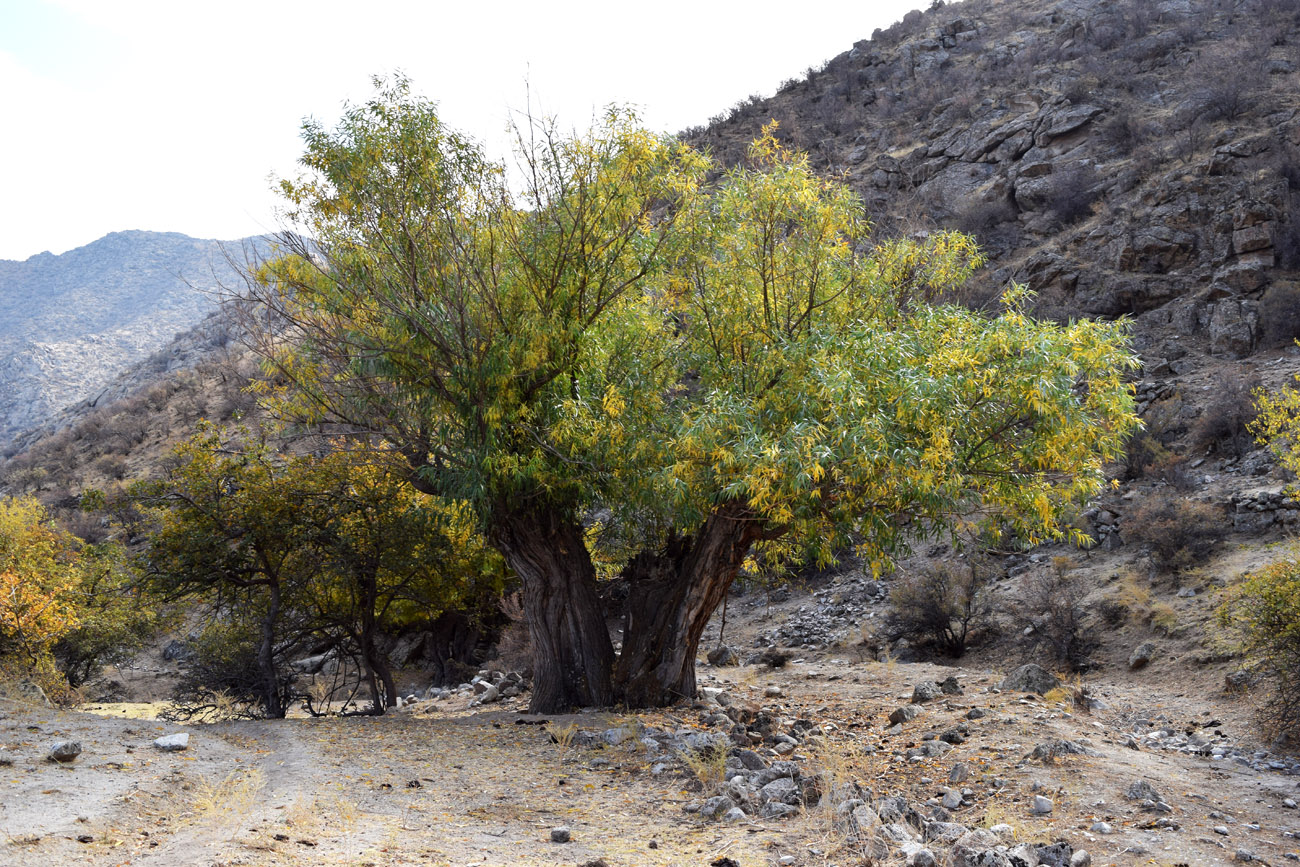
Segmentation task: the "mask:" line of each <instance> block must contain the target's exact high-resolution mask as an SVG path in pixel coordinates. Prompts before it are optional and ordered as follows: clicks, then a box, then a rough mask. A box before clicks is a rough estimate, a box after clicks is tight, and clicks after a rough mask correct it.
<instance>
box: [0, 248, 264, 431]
mask: <svg viewBox="0 0 1300 867" xmlns="http://www.w3.org/2000/svg"><path fill="white" fill-rule="evenodd" d="M226 250H229V251H231V252H232V253H233V254H234V255H236V256H241V255H242V242H239V241H235V242H221V241H211V240H201V239H196V238H189V237H186V236H185V235H181V234H177V233H175V232H168V233H160V232H137V231H132V232H114V233H112V234H110V235H106V236H105V237H103V238H101V239H99V240H98V241H95V242H93V243H91V244H87V245H86V246H84V247H78V248H77V249H75V250H70V251H68V252H67V253H63V254H62V255H58V256H55V255H52V254H50V253H41V254H39V255H36V256H33V257H31V258H30V259H27V260H26V261H23V262H15V261H0V447H3V446H4V445H5V444H7V443H9V442H10V441H11V440H12V439H13V438H14V437H15V436H16V435H17V434H19V433H21V432H22V431H24V430H29V429H31V428H34V427H38V426H40V425H42V424H44V423H46V422H47V421H49V420H51V419H52V417H53V416H54V414H55V413H57V412H58V411H59V410H61V409H63V408H64V407H67V406H69V405H70V404H74V403H76V402H78V401H83V400H87V399H94V398H95V397H96V396H97V395H99V394H100V393H101V392H102V391H103V389H104V387H105V386H106V385H107V384H108V383H109V382H110V381H111V380H112V379H113V378H114V377H115V376H117V375H118V374H119V373H120V372H121V371H122V370H124V369H125V368H127V367H128V366H130V365H132V364H134V363H136V362H139V361H141V360H143V359H145V358H146V357H148V356H149V355H150V354H152V353H154V352H156V351H158V350H159V349H161V348H162V347H163V346H164V345H166V344H167V343H168V342H169V341H171V340H172V339H173V338H174V337H175V336H176V335H177V334H178V332H183V331H186V330H188V329H189V328H190V327H192V326H193V325H195V324H196V323H197V322H198V321H199V320H200V319H202V318H203V317H204V316H205V315H206V314H208V313H210V312H211V311H212V310H213V309H214V307H215V304H216V302H215V293H216V292H217V291H218V290H219V288H220V287H221V286H222V285H233V284H234V282H235V280H236V273H235V270H234V269H233V268H232V267H231V265H230V264H229V263H228V262H227V260H226V256H225V251H226Z"/></svg>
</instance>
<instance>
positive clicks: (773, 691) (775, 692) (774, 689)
mask: <svg viewBox="0 0 1300 867" xmlns="http://www.w3.org/2000/svg"><path fill="white" fill-rule="evenodd" d="M763 695H764V696H766V697H767V698H780V697H781V695H782V693H781V687H779V686H769V687H767V688H766V689H764V690H763Z"/></svg>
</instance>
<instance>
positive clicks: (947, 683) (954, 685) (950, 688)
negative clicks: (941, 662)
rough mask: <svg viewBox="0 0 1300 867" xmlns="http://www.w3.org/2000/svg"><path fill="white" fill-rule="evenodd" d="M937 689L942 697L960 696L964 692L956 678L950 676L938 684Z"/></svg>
mask: <svg viewBox="0 0 1300 867" xmlns="http://www.w3.org/2000/svg"><path fill="white" fill-rule="evenodd" d="M939 689H940V690H941V691H942V692H943V694H944V695H962V694H963V692H964V690H963V689H962V688H961V684H960V683H958V682H957V676H956V675H952V674H950V675H948V677H946V678H945V679H944V680H942V681H941V682H940V683H939Z"/></svg>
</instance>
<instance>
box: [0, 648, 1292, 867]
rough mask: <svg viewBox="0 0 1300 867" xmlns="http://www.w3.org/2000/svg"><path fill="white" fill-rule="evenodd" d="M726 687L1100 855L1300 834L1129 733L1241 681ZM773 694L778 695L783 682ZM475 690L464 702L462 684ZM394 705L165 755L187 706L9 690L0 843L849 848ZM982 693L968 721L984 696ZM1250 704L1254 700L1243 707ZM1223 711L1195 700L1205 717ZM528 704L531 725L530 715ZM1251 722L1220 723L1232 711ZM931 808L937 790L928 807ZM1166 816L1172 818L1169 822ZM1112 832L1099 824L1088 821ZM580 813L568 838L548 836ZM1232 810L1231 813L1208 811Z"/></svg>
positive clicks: (653, 858)
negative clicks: (1133, 744) (71, 759)
mask: <svg viewBox="0 0 1300 867" xmlns="http://www.w3.org/2000/svg"><path fill="white" fill-rule="evenodd" d="M701 674H702V681H703V683H704V684H705V685H718V686H722V687H725V688H726V689H727V690H729V691H731V692H733V693H736V694H738V695H740V696H742V697H745V698H748V699H749V700H753V701H758V702H763V703H764V704H765V706H768V707H770V708H771V709H772V710H773V712H775V713H776V714H778V715H779V716H780V717H782V718H783V719H786V720H790V721H793V720H795V719H810V720H814V721H816V723H817V724H818V725H819V726H820V727H821V728H822V730H823V731H824V736H823V737H822V738H821V744H820V746H818V747H816V748H815V749H814V748H813V747H812V743H813V741H812V740H809V741H808V744H807V746H808V748H807V749H805V748H803V747H801V748H800V750H799V751H798V752H796V753H795V758H796V759H799V758H800V757H803V761H805V762H806V763H807V764H809V765H813V764H817V765H819V766H821V767H825V768H827V769H828V772H829V773H831V774H832V775H833V776H834V777H835V778H836V779H837V780H853V781H855V782H857V783H859V784H860V785H862V786H863V787H864V788H868V789H871V790H872V791H874V792H876V793H877V794H882V793H902V794H904V795H906V796H907V797H908V799H909V800H910V801H911V802H913V803H916V804H918V805H925V804H926V803H936V800H935V799H937V797H938V796H939V795H940V794H941V792H942V790H943V787H944V785H945V783H946V779H947V775H948V772H949V769H950V768H951V766H952V765H953V764H954V763H955V762H958V761H961V762H965V763H967V764H968V765H969V766H970V767H971V768H972V771H973V773H972V776H971V781H970V783H969V784H968V785H969V786H970V788H971V789H972V790H973V793H974V795H973V805H971V806H964V807H962V808H961V809H960V810H958V811H955V812H954V814H953V817H952V818H953V821H956V822H960V823H962V824H964V825H966V826H968V827H977V826H986V827H987V826H989V825H991V824H997V823H1008V824H1011V825H1012V826H1013V827H1014V833H1015V837H1016V839H1018V840H1025V841H1040V842H1043V841H1046V842H1050V841H1055V840H1061V839H1064V840H1068V841H1070V842H1071V843H1072V845H1074V846H1075V848H1086V849H1088V850H1089V852H1090V853H1091V854H1092V855H1093V863H1094V864H1098V865H1102V864H1115V865H1127V864H1165V865H1173V864H1188V865H1214V864H1223V863H1227V862H1229V861H1231V859H1232V858H1233V857H1234V855H1235V853H1236V852H1237V850H1238V849H1245V850H1248V851H1250V852H1253V853H1254V854H1256V855H1257V856H1258V857H1260V858H1261V859H1263V860H1265V861H1266V862H1267V863H1271V864H1280V863H1283V856H1284V854H1285V853H1287V852H1294V851H1296V850H1298V849H1300V840H1297V838H1296V836H1295V835H1300V815H1297V811H1296V810H1294V809H1284V808H1283V807H1282V802H1283V801H1284V800H1285V799H1286V798H1295V797H1297V795H1300V789H1298V788H1297V778H1296V777H1294V776H1287V775H1285V774H1279V773H1268V772H1264V773H1261V772H1258V771H1253V770H1251V769H1249V768H1246V767H1243V766H1242V765H1240V764H1238V763H1235V762H1231V761H1220V762H1211V761H1210V760H1208V759H1207V758H1203V757H1199V756H1190V755H1185V754H1180V753H1175V752H1166V751H1157V750H1151V749H1141V750H1133V749H1130V748H1128V747H1127V746H1126V745H1125V744H1124V737H1123V732H1124V731H1125V729H1126V728H1131V727H1132V724H1133V720H1135V719H1138V718H1143V717H1146V718H1151V719H1156V718H1159V716H1160V715H1162V714H1163V715H1164V717H1165V719H1166V721H1167V722H1165V723H1161V724H1162V725H1170V726H1183V725H1185V724H1187V719H1185V718H1190V717H1191V716H1192V715H1195V714H1202V715H1204V714H1213V715H1221V716H1222V718H1223V719H1224V720H1225V721H1230V720H1232V719H1233V716H1231V715H1228V714H1226V713H1225V714H1221V713H1220V712H1221V711H1225V712H1227V711H1233V710H1234V708H1233V707H1232V706H1231V705H1230V703H1229V702H1228V701H1227V700H1226V699H1220V700H1216V701H1215V702H1211V703H1207V702H1206V701H1205V700H1202V701H1201V703H1200V704H1198V705H1195V706H1193V705H1191V704H1189V700H1188V699H1187V698H1186V697H1185V695H1183V694H1179V693H1171V692H1168V691H1166V690H1164V689H1162V688H1160V687H1159V686H1158V685H1156V684H1139V685H1132V684H1129V685H1124V684H1119V685H1116V684H1112V685H1109V686H1104V687H1099V692H1100V693H1101V694H1102V695H1103V698H1104V699H1105V700H1106V702H1107V704H1108V705H1109V709H1108V710H1105V711H1099V712H1096V713H1094V714H1091V715H1082V714H1078V713H1072V712H1071V708H1070V705H1069V704H1068V702H1067V701H1062V700H1057V699H1053V700H1046V699H1042V698H1039V697H1033V698H1030V697H1024V696H1020V695H1013V694H1007V693H998V692H996V691H993V690H992V689H991V687H992V686H994V685H995V684H996V682H997V679H998V675H997V674H996V673H994V672H988V671H981V670H976V669H961V668H940V667H937V666H932V665H927V664H912V665H908V664H878V663H860V662H856V661H854V662H850V661H847V660H842V659H829V658H822V659H815V658H810V659H808V660H807V661H805V662H801V663H795V662H792V663H791V664H790V665H789V666H787V667H786V668H785V669H782V670H779V671H770V670H768V669H766V668H759V667H752V666H751V667H746V668H741V669H734V668H733V669H713V668H711V667H704V668H702V669H701ZM948 674H956V675H957V676H958V677H959V678H960V679H961V680H962V682H963V684H964V685H965V687H966V692H965V694H964V695H960V696H953V697H947V698H945V699H943V700H942V701H939V702H934V703H931V704H928V705H927V706H926V711H925V713H924V714H923V716H922V717H920V718H918V719H917V720H916V721H914V722H912V723H909V724H907V725H906V726H904V727H903V729H902V730H901V731H899V732H895V733H892V734H891V733H889V732H886V731H885V729H886V726H887V723H886V722H885V720H884V715H885V714H887V713H888V712H889V711H890V710H892V709H893V708H894V707H897V706H898V705H899V704H904V703H906V701H907V698H908V697H909V695H910V690H911V685H912V684H914V683H916V682H917V681H920V680H926V679H941V678H942V677H945V676H947V675H948ZM772 686H777V687H780V689H781V691H782V695H781V696H780V697H779V698H764V693H765V691H766V689H767V688H768V687H772ZM461 701H463V700H461ZM433 707H434V708H436V710H434V711H433V712H428V711H420V712H416V713H410V712H402V713H396V714H391V715H388V716H385V717H382V718H367V717H353V718H347V719H339V718H333V719H317V720H310V719H303V720H285V721H265V722H242V723H225V724H220V725H213V726H195V727H191V728H190V729H189V731H190V732H191V742H190V749H189V750H187V751H186V752H183V753H162V752H159V751H157V750H155V749H154V748H153V747H152V741H153V739H154V738H155V737H157V736H158V735H159V734H163V733H167V732H170V731H173V730H176V728H177V727H175V726H170V725H167V724H164V723H158V722H142V721H139V720H121V719H104V718H101V717H95V716H91V715H87V714H75V713H66V712H57V711H51V710H43V709H36V708H31V707H26V706H19V705H14V704H6V705H3V706H0V782H3V784H4V790H3V797H2V798H0V864H4V865H6V867H8V865H14V867H19V865H42V867H44V865H51V864H58V865H62V864H88V865H104V867H107V865H115V867H116V865H127V864H132V865H156V867H172V865H185V867H191V865H198V867H217V865H223V867H224V865H236V864H238V865H254V867H258V865H267V867H269V865H299V864H313V865H316V864H347V865H376V867H377V865H389V864H429V865H456V867H464V865H481V867H489V865H493V867H495V865H514V864H538V865H547V864H556V865H559V864H564V865H584V864H587V863H588V862H591V861H594V860H596V859H598V858H603V859H604V860H605V862H606V863H607V864H608V865H609V867H620V865H621V867H640V865H677V867H688V865H690V867H702V865H708V864H710V863H712V862H713V861H715V860H718V859H719V858H722V857H724V856H726V857H729V858H732V859H734V860H735V862H736V863H738V864H740V865H742V867H759V865H775V864H777V863H779V859H780V858H781V857H782V856H789V857H791V858H793V859H794V860H793V861H792V862H791V863H794V864H796V865H806V867H814V865H816V867H826V865H831V864H839V865H846V864H856V863H859V862H860V859H859V860H857V861H855V860H853V858H852V856H853V847H852V845H851V842H850V841H849V840H847V839H846V838H845V836H844V835H843V833H841V832H836V831H835V830H833V827H832V822H831V817H830V813H829V810H828V809H827V808H824V807H817V808H811V809H808V810H806V811H804V812H803V813H801V814H799V815H797V816H794V817H790V818H788V819H784V820H770V821H763V820H758V819H753V818H750V819H746V820H743V821H739V822H735V823H725V822H705V821H702V820H700V819H697V818H696V817H694V816H692V815H689V814H686V813H684V812H683V809H682V808H683V806H684V805H685V804H686V803H688V802H690V801H692V800H698V799H699V798H701V797H702V793H701V792H700V791H699V786H698V785H696V784H695V783H694V782H693V779H692V777H691V775H690V774H689V773H687V772H685V771H684V770H683V769H682V768H681V767H680V765H677V764H675V763H671V762H670V763H669V766H668V767H667V768H662V767H661V768H658V769H657V770H658V773H656V765H657V764H658V763H659V762H660V761H661V760H662V759H663V758H664V756H662V755H654V754H652V753H650V751H648V750H647V749H646V748H645V747H643V746H641V745H640V744H639V742H638V741H637V739H636V738H629V739H628V740H627V742H625V743H623V744H621V745H619V746H611V747H605V748H580V747H577V746H573V745H568V746H565V745H562V744H557V743H554V742H553V741H552V740H551V738H550V736H549V735H548V733H547V727H546V726H541V725H533V724H526V723H533V722H536V721H537V720H535V719H533V718H529V717H527V716H526V715H524V714H523V713H522V711H521V709H520V708H519V707H518V706H516V707H513V708H506V709H501V710H497V711H494V712H490V713H489V712H482V709H474V710H466V709H464V708H463V707H462V706H460V705H459V704H457V703H456V702H454V701H448V702H439V703H435V704H434V705H433ZM975 708H978V709H980V710H981V711H983V713H984V715H983V716H982V717H979V718H977V719H973V720H968V719H967V714H968V712H969V711H970V710H971V709H975ZM1235 710H1236V711H1237V716H1240V711H1241V709H1240V708H1235ZM702 715H703V712H701V711H697V710H691V709H677V710H675V711H674V712H673V713H672V714H662V713H660V714H639V715H637V716H635V717H632V716H620V715H617V714H606V713H594V714H576V715H571V716H561V717H555V718H551V719H550V720H549V723H550V726H549V728H550V729H551V730H553V731H557V732H560V733H563V732H565V731H568V730H569V727H570V726H573V727H576V728H580V729H582V730H583V731H588V732H604V731H610V730H625V731H628V732H629V733H630V732H631V731H633V729H634V728H635V727H636V726H637V725H642V726H651V727H654V728H657V729H673V728H678V729H680V728H681V727H683V726H688V727H697V726H700V724H701V717H702ZM1208 719H1209V717H1204V716H1203V717H1202V721H1207V720H1208ZM520 721H523V723H525V724H521V723H520ZM958 724H965V725H966V726H967V729H968V737H967V739H966V741H965V742H964V743H959V744H958V745H957V746H955V747H954V748H953V750H952V752H950V753H949V754H948V755H946V756H944V757H943V758H940V759H934V760H926V761H907V760H906V759H904V758H902V756H901V754H902V752H903V751H904V750H905V749H908V748H910V747H913V746H915V745H917V744H919V743H924V742H925V739H926V738H927V737H934V734H935V733H936V732H938V731H942V730H945V729H949V728H951V727H952V726H955V725H958ZM1233 725H1235V723H1232V722H1225V723H1224V725H1223V727H1224V728H1231V727H1232V726H1233ZM61 738H75V739H78V740H80V741H81V742H82V744H83V746H84V749H85V751H84V752H83V754H82V756H81V757H80V758H79V759H78V760H77V761H76V762H75V763H73V764H72V765H70V766H59V765H56V764H53V763H50V762H47V761H45V760H44V755H45V751H46V750H47V749H48V747H49V745H50V744H51V743H52V742H53V741H54V740H58V739H61ZM1060 738H1065V739H1071V740H1074V741H1077V742H1084V743H1087V744H1088V745H1090V747H1091V748H1095V749H1096V750H1097V751H1099V752H1100V753H1101V754H1102V755H1101V756H1099V757H1089V756H1069V757H1065V758H1061V759H1059V760H1054V761H1049V762H1040V761H1031V760H1027V759H1026V754H1027V753H1029V752H1030V750H1032V749H1033V747H1034V746H1035V745H1036V744H1039V743H1042V742H1046V741H1051V740H1053V739H1060ZM1135 780H1145V781H1148V782H1150V783H1152V784H1154V785H1155V786H1156V787H1157V788H1158V789H1159V790H1160V792H1161V794H1162V797H1163V798H1164V799H1165V800H1166V801H1168V803H1169V804H1170V805H1171V806H1172V808H1173V812H1172V813H1171V814H1168V815H1165V814H1157V813H1150V812H1147V811H1144V810H1142V809H1141V808H1140V806H1139V805H1136V804H1134V803H1133V802H1131V801H1128V800H1126V799H1125V798H1124V796H1123V793H1124V791H1125V789H1126V788H1127V786H1128V785H1129V784H1130V783H1131V782H1133V781H1135ZM1035 792H1044V793H1046V794H1048V795H1049V796H1050V797H1052V799H1053V800H1054V802H1055V810H1054V812H1053V814H1052V815H1051V816H1049V817H1034V816H1033V815H1031V813H1030V810H1029V807H1028V805H1029V802H1030V801H1032V798H1033V794H1034V793H1035ZM925 809H927V810H928V809H929V808H928V807H926V808H925ZM1161 818H1166V819H1169V820H1172V821H1173V823H1174V824H1175V825H1176V827H1159V826H1157V824H1156V823H1157V822H1158V821H1159V820H1160V819H1161ZM1099 821H1104V822H1106V823H1109V824H1110V825H1111V826H1112V829H1113V831H1112V833H1110V834H1100V833H1095V832H1093V830H1092V827H1093V824H1094V823H1095V822H1099ZM557 826H567V827H568V828H569V829H570V831H571V834H572V842H569V843H555V842H552V841H551V835H550V832H551V829H553V828H555V827H557ZM1216 827H1218V828H1226V830H1227V831H1228V833H1227V834H1226V835H1225V834H1222V833H1219V832H1217V831H1215V830H1214V829H1215V828H1216Z"/></svg>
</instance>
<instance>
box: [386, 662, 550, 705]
mask: <svg viewBox="0 0 1300 867" xmlns="http://www.w3.org/2000/svg"><path fill="white" fill-rule="evenodd" d="M528 688H529V682H528V678H527V677H526V676H525V674H524V673H523V672H518V671H499V670H497V669H487V668H485V669H482V670H481V671H479V673H478V674H476V675H474V677H472V678H470V679H469V680H468V681H467V682H465V683H462V684H459V685H457V686H454V687H444V686H431V687H429V688H428V689H427V690H426V691H425V693H424V698H423V699H421V698H419V697H417V696H414V695H412V696H409V697H407V698H406V699H405V700H404V701H403V702H402V706H403V707H409V708H414V707H417V706H418V705H419V704H420V703H421V702H422V701H448V700H450V699H453V698H465V699H468V700H469V703H468V705H466V706H467V707H480V706H481V705H485V704H492V703H493V702H498V701H501V700H502V699H507V698H514V697H516V696H519V695H523V694H524V693H525V692H527V691H528Z"/></svg>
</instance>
